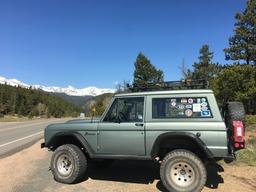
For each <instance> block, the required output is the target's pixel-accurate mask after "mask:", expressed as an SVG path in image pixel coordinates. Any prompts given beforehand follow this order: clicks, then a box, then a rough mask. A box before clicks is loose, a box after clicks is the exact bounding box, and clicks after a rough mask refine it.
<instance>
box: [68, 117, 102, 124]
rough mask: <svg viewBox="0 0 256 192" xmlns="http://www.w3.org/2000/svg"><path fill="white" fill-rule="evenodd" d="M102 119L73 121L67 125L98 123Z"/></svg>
mask: <svg viewBox="0 0 256 192" xmlns="http://www.w3.org/2000/svg"><path fill="white" fill-rule="evenodd" d="M99 121H100V118H93V119H92V120H91V119H72V120H69V121H67V122H66V124H75V123H98V122H99Z"/></svg>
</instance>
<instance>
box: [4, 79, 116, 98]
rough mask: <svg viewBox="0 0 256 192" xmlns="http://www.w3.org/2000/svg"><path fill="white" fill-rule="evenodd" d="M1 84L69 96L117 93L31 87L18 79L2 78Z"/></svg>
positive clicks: (54, 87)
mask: <svg viewBox="0 0 256 192" xmlns="http://www.w3.org/2000/svg"><path fill="white" fill-rule="evenodd" d="M0 84H7V85H11V86H16V87H18V86H20V87H24V88H30V87H32V89H37V90H43V91H45V92H50V93H64V94H67V95H69V96H98V95H102V94H105V93H114V92H115V89H110V88H105V89H100V88H97V87H93V86H90V87H86V88H81V89H77V88H75V87H73V86H68V87H64V88H63V87H57V86H44V85H29V84H26V83H24V82H22V81H19V80H17V79H8V78H5V77H3V76H0Z"/></svg>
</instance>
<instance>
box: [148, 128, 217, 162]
mask: <svg viewBox="0 0 256 192" xmlns="http://www.w3.org/2000/svg"><path fill="white" fill-rule="evenodd" d="M177 137H179V138H181V139H191V140H192V141H194V142H195V143H196V144H197V145H198V146H199V147H200V149H201V150H202V151H203V152H204V153H205V154H206V156H207V157H208V158H213V157H214V155H213V154H212V152H211V151H210V150H209V149H208V148H207V146H206V145H205V143H204V142H203V141H202V140H201V139H200V138H199V137H200V133H197V134H196V135H195V134H193V133H189V132H167V133H163V134H161V135H159V136H158V137H157V139H156V140H155V142H154V145H153V147H152V150H151V157H155V156H156V155H157V153H158V151H159V149H160V145H161V142H162V141H163V140H164V139H167V138H177Z"/></svg>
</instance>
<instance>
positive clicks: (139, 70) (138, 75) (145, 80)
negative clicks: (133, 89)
mask: <svg viewBox="0 0 256 192" xmlns="http://www.w3.org/2000/svg"><path fill="white" fill-rule="evenodd" d="M134 66H135V71H134V79H133V85H134V86H137V87H146V86H147V85H148V84H149V83H157V82H162V81H163V79H164V74H163V71H162V70H159V69H156V67H155V66H154V65H153V64H151V62H150V60H149V59H148V58H147V57H146V56H145V55H143V54H142V53H139V54H138V56H137V59H136V61H135V64H134Z"/></svg>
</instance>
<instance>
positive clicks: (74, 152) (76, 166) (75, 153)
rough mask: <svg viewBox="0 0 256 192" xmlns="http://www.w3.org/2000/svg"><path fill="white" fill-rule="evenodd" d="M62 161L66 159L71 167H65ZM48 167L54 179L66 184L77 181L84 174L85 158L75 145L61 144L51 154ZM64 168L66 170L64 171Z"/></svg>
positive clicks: (85, 167)
mask: <svg viewBox="0 0 256 192" xmlns="http://www.w3.org/2000/svg"><path fill="white" fill-rule="evenodd" d="M62 160H63V161H62ZM64 161H68V162H69V163H66V164H69V166H71V167H69V168H65V167H64V166H65V165H66V164H65V165H64ZM62 162H63V163H62ZM62 166H63V167H62ZM50 169H51V171H52V174H53V177H54V179H55V180H56V181H58V182H61V183H66V184H72V183H77V182H79V181H80V180H81V179H82V178H83V177H84V176H85V172H86V169H87V159H86V156H85V154H84V153H83V152H82V151H81V149H80V148H79V147H77V146H76V145H73V144H66V145H61V146H60V147H58V148H57V149H56V150H55V151H54V153H53V155H52V159H51V167H50ZM63 170H64V171H63ZM65 170H67V171H66V172H65ZM63 172H64V173H63Z"/></svg>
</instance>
